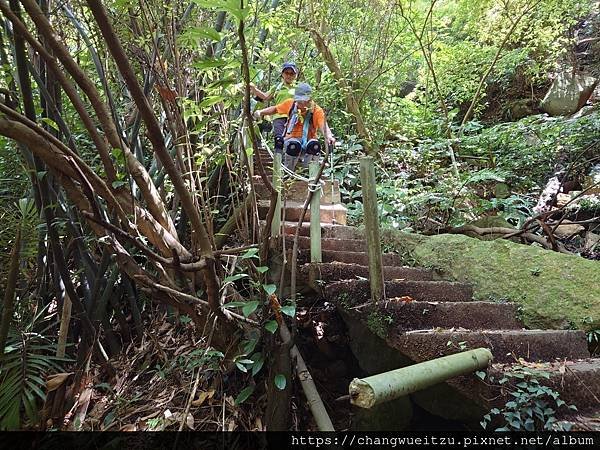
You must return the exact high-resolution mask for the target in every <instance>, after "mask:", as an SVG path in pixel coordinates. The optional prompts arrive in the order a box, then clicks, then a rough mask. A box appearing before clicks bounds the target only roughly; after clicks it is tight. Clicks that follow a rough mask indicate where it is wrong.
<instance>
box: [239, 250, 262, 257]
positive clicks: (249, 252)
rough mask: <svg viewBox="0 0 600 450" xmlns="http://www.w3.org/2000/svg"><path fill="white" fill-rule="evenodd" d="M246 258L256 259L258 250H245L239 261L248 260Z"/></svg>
mask: <svg viewBox="0 0 600 450" xmlns="http://www.w3.org/2000/svg"><path fill="white" fill-rule="evenodd" d="M248 258H258V249H257V248H251V249H249V250H247V251H246V252H245V253H243V254H241V255H240V259H248Z"/></svg>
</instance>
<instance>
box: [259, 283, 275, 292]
mask: <svg viewBox="0 0 600 450" xmlns="http://www.w3.org/2000/svg"><path fill="white" fill-rule="evenodd" d="M262 287H263V289H264V290H265V292H266V293H267V295H273V294H274V293H275V291H276V290H277V286H275V285H274V284H263V285H262Z"/></svg>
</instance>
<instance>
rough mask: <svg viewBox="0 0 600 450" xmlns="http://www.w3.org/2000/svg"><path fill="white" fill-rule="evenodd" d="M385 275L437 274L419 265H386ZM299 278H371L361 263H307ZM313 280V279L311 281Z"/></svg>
mask: <svg viewBox="0 0 600 450" xmlns="http://www.w3.org/2000/svg"><path fill="white" fill-rule="evenodd" d="M383 275H384V277H385V278H386V279H387V280H394V279H401V280H419V281H426V280H434V279H435V278H436V275H435V274H434V273H433V272H431V271H429V270H426V269H421V268H419V267H397V266H384V267H383ZM297 277H298V278H297V280H298V283H299V284H313V283H315V284H316V280H324V281H327V282H331V281H338V280H351V279H354V278H357V277H361V278H369V268H368V267H366V266H361V265H359V264H347V263H340V262H332V263H307V264H303V265H301V266H299V267H298V275H297ZM311 280H313V281H312V282H311Z"/></svg>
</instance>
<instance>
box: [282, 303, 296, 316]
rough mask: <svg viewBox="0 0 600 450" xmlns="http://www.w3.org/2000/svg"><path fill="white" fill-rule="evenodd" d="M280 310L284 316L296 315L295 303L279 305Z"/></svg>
mask: <svg viewBox="0 0 600 450" xmlns="http://www.w3.org/2000/svg"><path fill="white" fill-rule="evenodd" d="M281 312H282V313H284V314H285V315H286V316H290V317H294V316H295V315H296V305H286V306H282V307H281Z"/></svg>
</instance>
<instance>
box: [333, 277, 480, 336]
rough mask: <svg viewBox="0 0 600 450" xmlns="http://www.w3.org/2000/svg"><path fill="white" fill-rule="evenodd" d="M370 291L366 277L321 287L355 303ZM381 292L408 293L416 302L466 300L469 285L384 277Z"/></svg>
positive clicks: (367, 297)
mask: <svg viewBox="0 0 600 450" xmlns="http://www.w3.org/2000/svg"><path fill="white" fill-rule="evenodd" d="M370 291H371V290H370V287H369V281H366V280H351V281H338V282H337V283H331V284H329V285H328V286H327V287H326V288H325V297H326V298H327V299H329V300H331V301H335V299H336V298H337V297H340V296H342V295H344V296H345V297H346V298H348V299H349V300H348V302H349V303H348V304H349V305H351V306H357V305H361V304H363V303H365V302H367V301H369V300H370V296H371V294H370ZM385 293H386V297H387V298H394V297H405V296H408V297H410V298H412V299H413V301H417V302H470V301H471V299H472V297H473V288H472V287H471V286H470V285H468V284H465V283H456V282H450V281H386V282H385ZM457 325H461V324H457Z"/></svg>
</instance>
